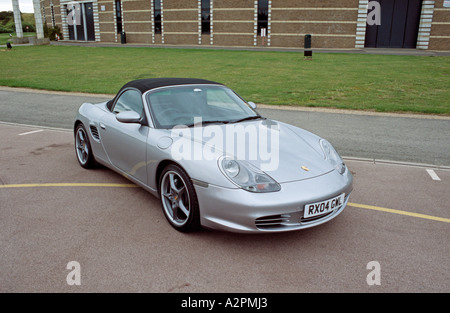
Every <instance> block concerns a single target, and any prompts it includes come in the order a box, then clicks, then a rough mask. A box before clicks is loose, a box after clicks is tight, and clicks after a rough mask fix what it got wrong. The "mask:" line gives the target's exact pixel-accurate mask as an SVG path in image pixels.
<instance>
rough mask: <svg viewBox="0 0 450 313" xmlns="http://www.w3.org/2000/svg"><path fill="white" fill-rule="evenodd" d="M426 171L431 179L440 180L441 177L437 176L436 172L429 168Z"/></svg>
mask: <svg viewBox="0 0 450 313" xmlns="http://www.w3.org/2000/svg"><path fill="white" fill-rule="evenodd" d="M427 173H428V174H429V175H430V176H431V179H432V180H438V181H440V180H441V179H440V178H439V176H437V174H436V172H435V171H434V170H431V169H427Z"/></svg>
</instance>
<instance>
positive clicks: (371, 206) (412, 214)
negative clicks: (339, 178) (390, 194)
mask: <svg viewBox="0 0 450 313" xmlns="http://www.w3.org/2000/svg"><path fill="white" fill-rule="evenodd" d="M348 205H349V206H351V207H355V208H360V209H368V210H375V211H381V212H388V213H394V214H400V215H406V216H412V217H418V218H424V219H428V220H433V221H439V222H445V223H450V219H449V218H443V217H437V216H432V215H426V214H420V213H413V212H408V211H401V210H394V209H388V208H382V207H377V206H373V205H367V204H358V203H350V202H349V203H348Z"/></svg>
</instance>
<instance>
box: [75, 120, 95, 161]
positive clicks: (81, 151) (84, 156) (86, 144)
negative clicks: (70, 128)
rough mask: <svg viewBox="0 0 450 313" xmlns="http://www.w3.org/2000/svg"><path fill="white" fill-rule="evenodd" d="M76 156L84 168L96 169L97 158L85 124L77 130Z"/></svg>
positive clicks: (80, 125)
mask: <svg viewBox="0 0 450 313" xmlns="http://www.w3.org/2000/svg"><path fill="white" fill-rule="evenodd" d="M75 154H76V156H77V160H78V163H80V165H81V166H82V167H84V168H94V167H95V165H96V163H95V158H94V154H93V153H92V148H91V143H90V141H89V136H88V134H87V132H86V129H85V128H84V126H83V124H79V125H78V126H77V128H76V129H75Z"/></svg>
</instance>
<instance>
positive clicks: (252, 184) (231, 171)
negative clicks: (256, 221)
mask: <svg viewBox="0 0 450 313" xmlns="http://www.w3.org/2000/svg"><path fill="white" fill-rule="evenodd" d="M219 168H220V170H221V171H222V173H224V175H225V176H226V177H227V178H228V179H229V180H231V181H232V182H233V183H234V184H235V185H237V186H238V187H240V188H242V189H245V190H247V191H250V192H274V191H279V190H281V187H280V185H279V184H278V183H277V182H276V181H275V180H273V178H272V177H270V176H269V175H267V174H266V173H264V172H263V171H261V170H260V169H258V168H256V167H255V166H253V165H251V164H250V163H248V162H245V161H241V160H235V159H233V158H231V157H228V156H224V157H221V158H220V159H219Z"/></svg>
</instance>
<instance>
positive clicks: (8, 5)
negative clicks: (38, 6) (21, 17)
mask: <svg viewBox="0 0 450 313" xmlns="http://www.w3.org/2000/svg"><path fill="white" fill-rule="evenodd" d="M19 8H20V12H22V13H34V10H33V0H19ZM0 11H12V1H11V0H0Z"/></svg>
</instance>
